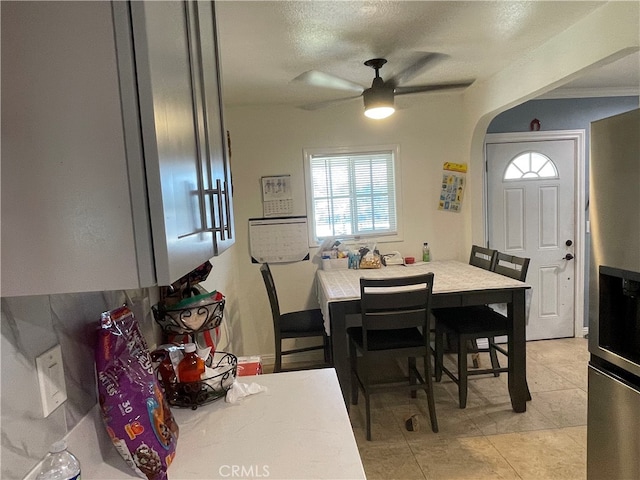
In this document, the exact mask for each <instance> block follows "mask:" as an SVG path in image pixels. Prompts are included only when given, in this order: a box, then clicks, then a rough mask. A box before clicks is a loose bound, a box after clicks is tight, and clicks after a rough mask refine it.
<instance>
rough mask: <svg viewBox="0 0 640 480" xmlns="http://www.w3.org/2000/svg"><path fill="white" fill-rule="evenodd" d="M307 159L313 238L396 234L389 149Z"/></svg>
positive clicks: (393, 167) (394, 192)
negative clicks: (310, 190) (309, 177)
mask: <svg viewBox="0 0 640 480" xmlns="http://www.w3.org/2000/svg"><path fill="white" fill-rule="evenodd" d="M308 158H309V171H310V175H311V179H310V185H311V189H312V192H311V195H310V198H311V203H312V216H313V225H314V229H315V231H314V233H315V238H317V239H319V240H320V239H322V238H325V237H330V236H331V237H341V238H345V237H356V236H367V235H391V234H395V233H397V215H396V210H397V208H396V206H397V202H396V182H395V165H394V152H393V151H391V150H389V151H379V152H366V153H349V154H332V155H322V154H316V155H311V156H309V157H308Z"/></svg>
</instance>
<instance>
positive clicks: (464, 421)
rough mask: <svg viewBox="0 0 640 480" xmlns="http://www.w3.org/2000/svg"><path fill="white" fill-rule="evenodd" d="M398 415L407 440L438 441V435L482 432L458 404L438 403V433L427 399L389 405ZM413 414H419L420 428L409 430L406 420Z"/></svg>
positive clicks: (469, 434)
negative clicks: (413, 403) (435, 430)
mask: <svg viewBox="0 0 640 480" xmlns="http://www.w3.org/2000/svg"><path fill="white" fill-rule="evenodd" d="M389 408H390V410H391V411H392V412H393V414H394V416H395V417H396V422H397V423H398V425H399V426H400V429H401V431H402V433H403V435H404V437H405V439H406V440H407V441H416V440H421V441H424V442H431V441H437V437H439V436H443V435H449V436H461V437H462V436H474V435H475V436H478V435H482V432H481V431H480V430H479V429H478V427H476V426H475V424H474V423H473V422H471V421H470V420H469V417H468V416H467V414H466V412H465V411H464V410H461V409H460V408H458V407H457V405H443V404H441V403H436V418H437V420H438V433H434V432H433V430H432V429H431V420H430V417H429V411H428V406H427V403H426V400H425V402H424V403H421V404H416V405H398V406H396V407H389ZM412 415H417V420H418V430H416V431H408V430H407V429H406V425H405V422H406V420H407V418H409V417H410V416H412Z"/></svg>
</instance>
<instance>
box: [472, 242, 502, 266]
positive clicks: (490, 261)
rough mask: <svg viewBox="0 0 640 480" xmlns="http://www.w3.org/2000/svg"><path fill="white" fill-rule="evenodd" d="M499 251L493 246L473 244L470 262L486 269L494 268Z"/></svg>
mask: <svg viewBox="0 0 640 480" xmlns="http://www.w3.org/2000/svg"><path fill="white" fill-rule="evenodd" d="M497 254H498V251H497V250H493V249H491V248H485V247H481V246H479V245H473V246H472V247H471V256H470V257H469V264H470V265H474V266H476V267H479V268H484V269H485V270H493V269H494V268H495V265H496V261H497V260H498V258H497Z"/></svg>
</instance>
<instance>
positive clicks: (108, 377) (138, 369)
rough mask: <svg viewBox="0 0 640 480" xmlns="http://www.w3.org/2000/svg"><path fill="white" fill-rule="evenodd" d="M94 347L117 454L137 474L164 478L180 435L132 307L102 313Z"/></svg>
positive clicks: (103, 405)
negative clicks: (159, 384)
mask: <svg viewBox="0 0 640 480" xmlns="http://www.w3.org/2000/svg"><path fill="white" fill-rule="evenodd" d="M101 327H102V328H101V329H100V332H99V334H98V344H97V348H96V370H97V374H98V397H99V398H98V400H99V402H100V408H101V413H102V419H103V420H104V424H105V426H106V429H107V433H108V434H109V437H110V438H111V441H112V442H113V444H114V445H115V447H116V449H117V450H118V452H120V455H122V457H123V458H124V459H125V461H126V462H127V463H128V464H129V466H130V467H131V468H133V470H134V471H135V472H136V474H137V475H138V476H140V477H141V478H147V479H148V480H164V479H166V478H167V468H168V467H169V465H170V464H171V461H172V460H173V457H174V455H175V451H176V443H177V440H178V425H177V424H176V422H175V421H174V418H173V415H172V414H171V410H170V409H169V405H168V404H167V402H166V400H165V398H164V394H163V392H162V390H161V389H160V387H159V386H158V380H157V378H156V375H155V372H154V368H153V364H152V362H151V355H150V354H149V349H148V348H147V343H146V342H145V340H144V337H143V336H142V335H141V333H140V330H139V328H138V323H137V321H136V320H135V318H134V316H133V312H131V310H130V309H129V308H128V307H126V306H123V307H120V308H117V309H115V310H111V311H109V312H104V313H103V314H102V319H101Z"/></svg>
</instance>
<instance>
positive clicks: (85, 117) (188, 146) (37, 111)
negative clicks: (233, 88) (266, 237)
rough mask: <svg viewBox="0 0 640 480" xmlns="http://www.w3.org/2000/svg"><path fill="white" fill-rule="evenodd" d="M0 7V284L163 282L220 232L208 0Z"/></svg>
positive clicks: (227, 203) (226, 208) (224, 173)
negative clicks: (0, 42) (0, 80)
mask: <svg viewBox="0 0 640 480" xmlns="http://www.w3.org/2000/svg"><path fill="white" fill-rule="evenodd" d="M0 5H1V8H2V11H1V18H2V176H1V182H2V185H1V187H2V188H1V195H2V203H1V206H2V212H1V213H2V217H1V221H2V243H1V248H2V262H1V268H2V289H1V292H0V295H2V296H17V295H39V294H54V293H69V292H82V291H102V290H118V289H130V288H138V287H148V286H153V285H168V284H169V283H172V282H173V281H175V280H177V279H178V278H180V277H181V276H183V275H185V274H186V273H188V272H189V271H191V270H192V269H194V268H195V267H197V266H198V265H200V264H201V263H203V262H204V261H206V260H208V259H209V258H211V257H212V256H214V255H216V254H218V253H220V252H221V251H223V250H224V249H225V248H227V247H228V246H229V245H230V244H232V243H233V241H234V238H233V215H232V213H231V212H232V210H231V208H232V204H231V195H230V193H229V192H230V190H231V189H230V171H229V159H228V150H227V147H226V132H225V131H224V126H223V125H224V123H223V120H222V114H221V110H222V109H221V102H220V98H221V94H220V82H219V65H218V59H217V43H216V31H215V16H214V7H213V4H211V3H209V2H201V3H196V2H131V3H129V2H120V1H116V2H113V4H112V3H110V2H1V4H0Z"/></svg>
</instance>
